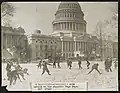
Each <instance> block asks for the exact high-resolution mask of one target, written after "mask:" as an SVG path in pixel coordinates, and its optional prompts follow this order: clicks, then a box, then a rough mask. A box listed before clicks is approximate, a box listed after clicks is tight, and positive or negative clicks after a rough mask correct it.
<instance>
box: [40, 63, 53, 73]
mask: <svg viewBox="0 0 120 93" xmlns="http://www.w3.org/2000/svg"><path fill="white" fill-rule="evenodd" d="M47 65H51V64H49V63H48V62H45V61H43V62H42V66H43V72H42V74H41V75H43V74H44V73H45V71H46V72H47V73H48V75H51V74H50V71H49V70H48V67H47ZM51 66H52V65H51Z"/></svg>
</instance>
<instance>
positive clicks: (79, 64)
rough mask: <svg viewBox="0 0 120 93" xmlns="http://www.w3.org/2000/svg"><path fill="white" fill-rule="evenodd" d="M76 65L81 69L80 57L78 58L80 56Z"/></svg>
mask: <svg viewBox="0 0 120 93" xmlns="http://www.w3.org/2000/svg"><path fill="white" fill-rule="evenodd" d="M78 66H79V69H82V66H81V59H80V58H79V59H78Z"/></svg>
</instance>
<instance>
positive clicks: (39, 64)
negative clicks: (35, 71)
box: [37, 59, 42, 69]
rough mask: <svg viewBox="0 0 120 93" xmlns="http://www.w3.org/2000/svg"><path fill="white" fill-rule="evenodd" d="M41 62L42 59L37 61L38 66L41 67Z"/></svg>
mask: <svg viewBox="0 0 120 93" xmlns="http://www.w3.org/2000/svg"><path fill="white" fill-rule="evenodd" d="M41 63H42V59H41V60H40V61H39V63H38V65H37V66H38V68H40V69H41Z"/></svg>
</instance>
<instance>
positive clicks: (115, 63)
mask: <svg viewBox="0 0 120 93" xmlns="http://www.w3.org/2000/svg"><path fill="white" fill-rule="evenodd" d="M117 66H118V62H117V59H116V60H115V62H114V67H115V69H117Z"/></svg>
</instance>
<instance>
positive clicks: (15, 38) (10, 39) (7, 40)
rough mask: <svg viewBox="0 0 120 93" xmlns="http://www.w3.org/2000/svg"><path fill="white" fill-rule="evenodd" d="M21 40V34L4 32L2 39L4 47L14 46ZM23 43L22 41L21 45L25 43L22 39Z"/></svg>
mask: <svg viewBox="0 0 120 93" xmlns="http://www.w3.org/2000/svg"><path fill="white" fill-rule="evenodd" d="M21 39H22V38H21ZM21 39H20V40H21ZM20 40H19V35H12V34H3V39H2V42H3V43H2V44H3V45H2V46H3V47H4V48H12V47H13V46H14V45H16V44H18V43H20ZM21 43H22V44H21V46H22V45H25V44H24V43H25V42H24V41H22V42H21Z"/></svg>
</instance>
